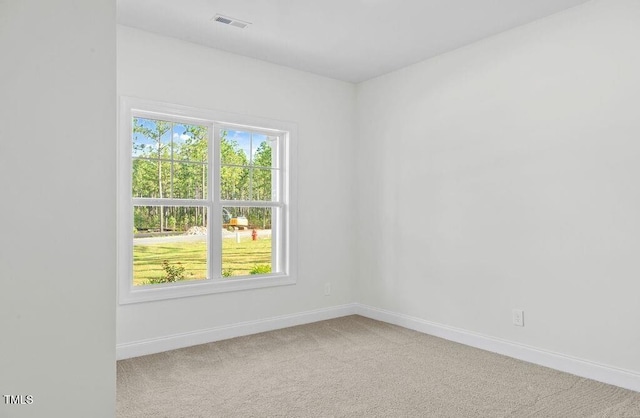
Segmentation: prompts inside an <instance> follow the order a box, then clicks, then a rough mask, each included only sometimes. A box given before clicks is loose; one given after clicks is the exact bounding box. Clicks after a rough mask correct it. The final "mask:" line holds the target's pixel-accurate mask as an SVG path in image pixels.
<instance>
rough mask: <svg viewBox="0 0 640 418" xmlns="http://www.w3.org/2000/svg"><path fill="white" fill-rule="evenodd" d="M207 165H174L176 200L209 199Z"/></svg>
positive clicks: (178, 163)
mask: <svg viewBox="0 0 640 418" xmlns="http://www.w3.org/2000/svg"><path fill="white" fill-rule="evenodd" d="M207 185H208V181H207V165H206V164H197V163H187V162H184V163H180V162H174V163H173V189H172V190H173V197H174V198H176V199H206V198H207Z"/></svg>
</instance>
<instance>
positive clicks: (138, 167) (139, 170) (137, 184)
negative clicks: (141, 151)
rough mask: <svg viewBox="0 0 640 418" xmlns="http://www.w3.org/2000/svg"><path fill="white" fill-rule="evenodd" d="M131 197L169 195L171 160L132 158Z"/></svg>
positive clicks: (160, 196)
mask: <svg viewBox="0 0 640 418" xmlns="http://www.w3.org/2000/svg"><path fill="white" fill-rule="evenodd" d="M131 182H132V185H131V189H132V196H133V197H155V198H163V197H169V196H170V193H171V162H169V161H164V160H161V161H158V160H147V159H143V158H134V159H133V164H132V172H131Z"/></svg>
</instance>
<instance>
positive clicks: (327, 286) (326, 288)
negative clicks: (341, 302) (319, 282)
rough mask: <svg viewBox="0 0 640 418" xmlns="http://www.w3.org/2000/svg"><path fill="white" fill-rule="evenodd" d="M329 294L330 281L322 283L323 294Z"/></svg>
mask: <svg viewBox="0 0 640 418" xmlns="http://www.w3.org/2000/svg"><path fill="white" fill-rule="evenodd" d="M330 294H331V283H325V284H324V295H325V296H329V295H330Z"/></svg>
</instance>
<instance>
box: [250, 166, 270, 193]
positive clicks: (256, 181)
mask: <svg viewBox="0 0 640 418" xmlns="http://www.w3.org/2000/svg"><path fill="white" fill-rule="evenodd" d="M272 171H275V170H264V169H259V168H254V169H252V175H251V200H266V201H271V200H276V196H274V195H272V192H274V190H273V187H272V184H273V183H272V179H273V178H274V174H276V173H272Z"/></svg>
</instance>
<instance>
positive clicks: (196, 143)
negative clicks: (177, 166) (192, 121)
mask: <svg viewBox="0 0 640 418" xmlns="http://www.w3.org/2000/svg"><path fill="white" fill-rule="evenodd" d="M207 146H208V138H207V127H206V126H200V125H187V124H180V123H176V124H174V126H173V159H174V160H188V161H194V162H195V161H197V162H207V160H208V154H209V152H208V149H207Z"/></svg>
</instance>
